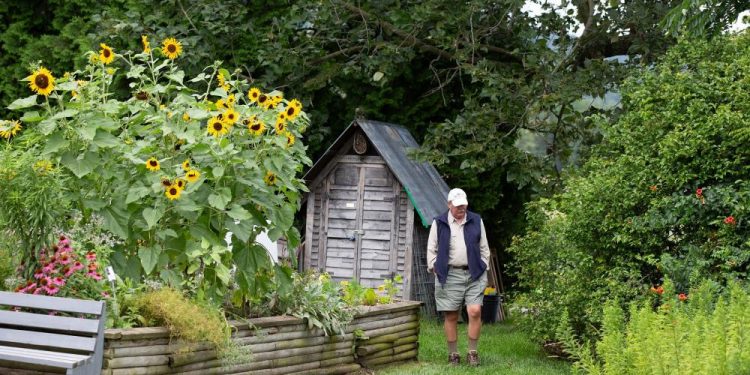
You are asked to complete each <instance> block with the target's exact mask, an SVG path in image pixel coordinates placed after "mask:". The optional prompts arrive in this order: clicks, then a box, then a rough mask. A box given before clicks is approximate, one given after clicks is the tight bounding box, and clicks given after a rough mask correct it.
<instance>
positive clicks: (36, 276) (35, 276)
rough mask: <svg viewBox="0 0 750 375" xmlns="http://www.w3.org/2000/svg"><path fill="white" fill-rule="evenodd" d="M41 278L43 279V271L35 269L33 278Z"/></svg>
mask: <svg viewBox="0 0 750 375" xmlns="http://www.w3.org/2000/svg"><path fill="white" fill-rule="evenodd" d="M42 277H44V270H42V269H41V268H37V270H36V272H34V278H35V279H37V280H39V279H41V278H42Z"/></svg>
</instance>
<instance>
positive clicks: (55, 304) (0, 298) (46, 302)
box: [0, 292, 104, 316]
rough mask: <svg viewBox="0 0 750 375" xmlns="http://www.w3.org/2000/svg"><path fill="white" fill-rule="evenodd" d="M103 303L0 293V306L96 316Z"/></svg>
mask: <svg viewBox="0 0 750 375" xmlns="http://www.w3.org/2000/svg"><path fill="white" fill-rule="evenodd" d="M103 303H104V302H102V301H89V300H80V299H73V298H62V297H50V296H40V295H32V294H23V293H11V292H0V305H7V306H18V307H30V308H35V309H45V310H55V311H65V312H71V313H79V314H93V315H97V316H98V315H99V314H101V313H102V304H103Z"/></svg>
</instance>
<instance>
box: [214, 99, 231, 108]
mask: <svg viewBox="0 0 750 375" xmlns="http://www.w3.org/2000/svg"><path fill="white" fill-rule="evenodd" d="M216 108H220V109H229V104H227V102H226V101H225V100H224V99H219V100H217V101H216Z"/></svg>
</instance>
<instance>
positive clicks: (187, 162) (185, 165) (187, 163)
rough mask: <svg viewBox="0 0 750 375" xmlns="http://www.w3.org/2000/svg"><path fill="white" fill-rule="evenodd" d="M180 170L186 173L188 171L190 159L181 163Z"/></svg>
mask: <svg viewBox="0 0 750 375" xmlns="http://www.w3.org/2000/svg"><path fill="white" fill-rule="evenodd" d="M182 170H183V171H186V172H187V171H189V170H190V159H185V161H183V162H182Z"/></svg>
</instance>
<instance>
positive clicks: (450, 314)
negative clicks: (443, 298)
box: [443, 311, 458, 322]
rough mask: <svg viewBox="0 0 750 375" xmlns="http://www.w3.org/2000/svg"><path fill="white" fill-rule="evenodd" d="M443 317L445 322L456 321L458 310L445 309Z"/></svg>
mask: <svg viewBox="0 0 750 375" xmlns="http://www.w3.org/2000/svg"><path fill="white" fill-rule="evenodd" d="M443 318H444V319H445V321H447V322H458V311H445V312H444V317H443Z"/></svg>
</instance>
